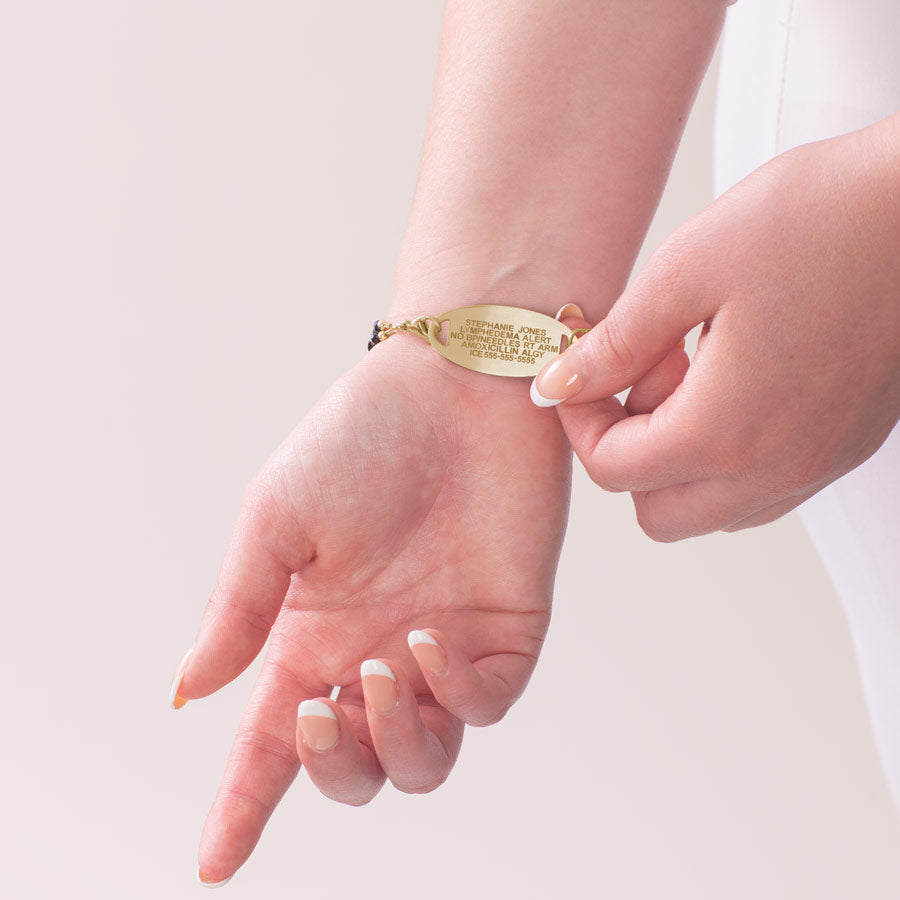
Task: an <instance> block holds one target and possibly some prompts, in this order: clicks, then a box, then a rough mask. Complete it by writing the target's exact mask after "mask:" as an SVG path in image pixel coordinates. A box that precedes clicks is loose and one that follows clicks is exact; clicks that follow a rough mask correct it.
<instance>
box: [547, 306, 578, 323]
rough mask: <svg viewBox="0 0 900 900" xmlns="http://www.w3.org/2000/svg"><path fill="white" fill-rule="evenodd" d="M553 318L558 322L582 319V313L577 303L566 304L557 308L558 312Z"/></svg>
mask: <svg viewBox="0 0 900 900" xmlns="http://www.w3.org/2000/svg"><path fill="white" fill-rule="evenodd" d="M553 318H555V319H556V320H557V321H559V322H561V321H562V320H563V319H583V318H584V313H583V312H582V311H581V307H580V306H579V305H578V304H577V303H567V304H566V305H565V306H561V307H560V308H559V312H558V313H557V314H556V315H555V316H554V317H553Z"/></svg>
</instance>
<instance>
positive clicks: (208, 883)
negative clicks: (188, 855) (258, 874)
mask: <svg viewBox="0 0 900 900" xmlns="http://www.w3.org/2000/svg"><path fill="white" fill-rule="evenodd" d="M232 878H234V875H229V876H228V877H227V878H224V879H222V881H204V880H203V879H202V878H201V877H200V870H199V869H197V881H198V882H199V883H200V884H202V885H203V887H208V888H216V887H222V886H223V885H226V884H228V882H229V881H231V879H232Z"/></svg>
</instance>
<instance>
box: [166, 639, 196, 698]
mask: <svg viewBox="0 0 900 900" xmlns="http://www.w3.org/2000/svg"><path fill="white" fill-rule="evenodd" d="M193 652H194V648H193V647H191V648H190V650H188V652H187V653H185V654H184V656H182V657H181V662H180V663H178V668H177V669H176V670H175V677H174V678H173V679H172V687H171V689H170V690H169V706H171V707H172V709H175V697H176V696H177V695H178V688H180V687H181V682H182V681H183V680H184V670H185V669H186V668H187V661H188V659H189V658H190V655H191V654H192V653H193Z"/></svg>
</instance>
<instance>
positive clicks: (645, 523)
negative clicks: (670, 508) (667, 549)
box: [634, 497, 685, 544]
mask: <svg viewBox="0 0 900 900" xmlns="http://www.w3.org/2000/svg"><path fill="white" fill-rule="evenodd" d="M634 509H635V514H636V515H637V521H638V525H639V526H640V528H641V531H643V532H644V534H646V535H647V537H648V538H650V540H651V541H655V542H656V543H657V544H671V543H674V542H675V541H677V540H679V539H680V538H681V537H684V536H685V535H682V534H679V533H678V531H677V529H676V528H675V523H674V522H672V520H671V518H670V517H669V516H667V515H665V514H664V513H661V512H660V510H659V509H658V508H657V505H656V504H654V503H650V502H647V501H646V499H645V498H642V497H634Z"/></svg>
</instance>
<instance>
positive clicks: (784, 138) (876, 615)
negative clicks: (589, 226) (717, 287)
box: [715, 0, 900, 809]
mask: <svg viewBox="0 0 900 900" xmlns="http://www.w3.org/2000/svg"><path fill="white" fill-rule="evenodd" d="M898 110H900V0H852V2H851V0H745V2H743V3H739V4H737V6H734V7H732V8H730V9H729V11H728V17H727V24H726V30H725V36H724V46H723V52H722V64H721V69H720V81H719V95H718V100H717V111H716V112H717V121H716V166H715V182H716V193H717V194H718V193H721V192H723V191H724V190H726V189H727V188H728V187H730V186H731V185H732V184H734V183H735V182H736V181H738V180H740V179H741V178H742V177H744V176H745V175H746V174H748V173H749V172H751V171H752V170H753V169H755V168H757V167H758V166H759V165H761V164H762V163H764V162H766V161H767V160H768V159H771V158H772V157H773V156H775V155H776V154H778V153H781V152H783V151H785V150H788V149H790V148H791V147H795V146H797V145H798V144H803V143H807V142H810V141H816V140H821V139H823V138H827V137H833V136H834V135H837V134H843V133H846V132H848V131H853V130H855V129H858V128H863V127H865V126H867V125H871V124H872V123H873V122H876V121H878V120H879V119H882V118H884V117H885V116H888V115H890V114H891V113H894V112H896V111H898ZM800 514H801V517H802V519H803V522H804V524H805V525H806V527H807V530H808V531H809V533H810V535H811V537H812V539H813V541H814V543H815V544H816V547H817V549H818V551H819V554H820V555H821V557H822V560H823V562H824V563H825V566H826V568H827V570H828V572H829V574H830V576H831V578H832V581H833V582H834V584H835V587H836V588H837V591H838V594H839V595H840V597H841V600H842V602H843V605H844V610H845V612H846V616H847V620H848V623H849V626H850V631H851V634H852V637H853V642H854V646H855V649H856V654H857V658H858V662H859V667H860V674H861V678H862V683H863V689H864V692H865V695H866V700H867V704H868V707H869V712H870V716H871V719H872V725H873V731H874V734H875V741H876V744H877V746H878V749H879V752H880V754H881V758H882V762H883V764H884V768H885V771H886V774H887V777H888V782H889V784H890V787H891V790H892V792H893V795H894V800H895V803H896V805H897V807H898V809H900V426H898V427H896V428H895V429H894V431H893V433H892V434H891V436H890V437H889V438H888V439H887V441H886V442H885V443H884V445H883V446H882V447H881V449H880V450H879V451H878V452H877V453H876V454H875V455H874V456H873V457H872V458H871V459H869V460H868V461H867V462H865V463H864V464H863V465H861V466H860V467H859V468H857V469H856V470H854V471H853V472H850V473H849V474H848V475H845V476H844V477H843V478H841V479H839V480H838V481H837V482H835V483H834V484H832V485H830V486H829V487H827V488H826V489H825V490H823V491H821V492H820V493H819V494H817V495H816V496H815V497H813V498H812V499H811V500H809V501H808V502H807V503H805V504H804V505H803V506H802V507H801V508H800Z"/></svg>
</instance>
